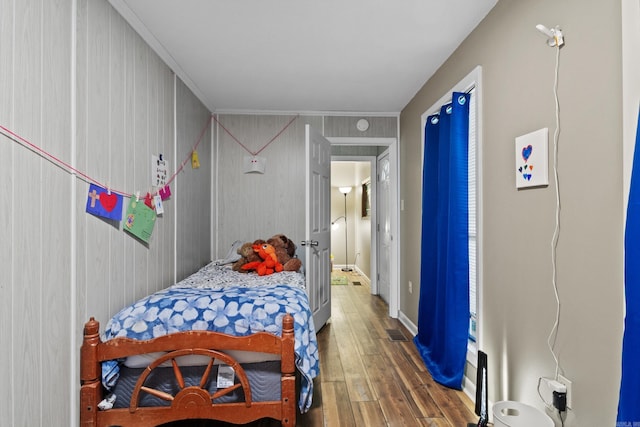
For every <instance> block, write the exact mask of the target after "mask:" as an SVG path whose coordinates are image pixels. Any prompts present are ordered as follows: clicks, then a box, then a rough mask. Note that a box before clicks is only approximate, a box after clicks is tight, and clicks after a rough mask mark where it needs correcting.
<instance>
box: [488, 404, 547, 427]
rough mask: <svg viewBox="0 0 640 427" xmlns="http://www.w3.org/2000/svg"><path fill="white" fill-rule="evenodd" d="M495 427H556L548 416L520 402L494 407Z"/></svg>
mask: <svg viewBox="0 0 640 427" xmlns="http://www.w3.org/2000/svg"><path fill="white" fill-rule="evenodd" d="M493 423H494V425H495V427H554V423H553V420H552V419H551V418H549V416H548V415H547V414H545V413H544V412H541V411H539V410H538V409H536V408H534V407H533V406H529V405H525V404H524V403H520V402H512V401H503V402H498V403H496V404H495V405H493Z"/></svg>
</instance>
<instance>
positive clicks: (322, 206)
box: [301, 125, 331, 331]
mask: <svg viewBox="0 0 640 427" xmlns="http://www.w3.org/2000/svg"><path fill="white" fill-rule="evenodd" d="M305 137H306V138H305V139H306V142H305V144H306V155H307V173H306V188H307V192H306V198H305V202H306V209H305V211H306V233H305V239H306V240H305V241H304V242H302V243H301V244H302V245H303V246H305V247H306V251H305V252H306V254H305V258H306V266H305V271H306V275H307V293H308V294H309V304H310V305H311V311H312V312H313V323H314V324H315V327H316V331H319V330H320V328H322V327H323V326H324V325H325V323H327V320H329V317H331V271H330V268H331V267H330V263H329V252H330V250H331V230H330V228H329V226H330V223H331V219H330V218H329V215H330V213H331V212H330V208H331V201H330V199H329V197H330V185H331V143H330V142H329V141H328V140H326V139H325V138H324V137H323V136H322V135H320V134H319V133H318V132H316V131H315V130H313V129H311V126H309V125H306V128H305Z"/></svg>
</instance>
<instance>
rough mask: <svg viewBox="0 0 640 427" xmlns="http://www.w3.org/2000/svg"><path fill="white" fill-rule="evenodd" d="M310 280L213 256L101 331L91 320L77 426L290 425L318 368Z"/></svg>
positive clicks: (307, 399) (307, 400) (307, 401)
mask: <svg viewBox="0 0 640 427" xmlns="http://www.w3.org/2000/svg"><path fill="white" fill-rule="evenodd" d="M304 283H305V280H304V275H303V274H301V273H298V272H280V273H274V274H271V275H267V276H257V275H255V274H247V273H239V272H235V271H232V270H231V269H230V268H229V267H228V266H221V265H218V264H217V263H215V262H214V263H211V264H209V265H207V266H205V267H203V268H202V269H200V270H199V271H198V272H196V273H195V274H193V275H192V276H190V277H188V278H186V279H184V280H182V281H181V282H179V283H177V284H176V285H174V286H171V287H169V288H167V289H164V290H162V291H159V292H156V293H154V294H152V295H149V296H147V297H145V298H142V299H141V300H139V301H137V302H135V303H134V304H132V305H131V306H128V307H125V308H123V309H122V310H121V311H120V312H119V313H117V314H116V315H115V316H113V317H112V318H111V320H109V322H108V323H107V325H106V327H105V330H104V332H103V333H102V334H100V332H99V330H100V325H99V323H98V322H97V321H96V320H95V319H90V320H89V322H87V323H86V324H85V330H84V340H83V344H82V348H81V364H80V380H81V390H80V425H81V426H98V427H107V426H123V427H124V426H156V425H160V424H165V423H169V422H173V421H178V420H190V419H207V420H220V421H225V422H230V423H235V424H245V423H248V422H251V421H254V420H259V419H262V418H272V419H275V420H278V421H280V422H281V424H282V425H283V426H294V425H295V423H296V411H297V410H299V411H300V412H301V413H304V412H306V411H307V410H308V409H309V408H310V406H311V403H312V396H313V378H315V377H316V376H317V374H318V372H319V363H318V348H317V342H316V335H315V328H314V324H313V316H312V313H311V311H310V309H309V302H308V297H307V294H306V290H305V288H304ZM114 396H115V397H114ZM296 403H297V405H296Z"/></svg>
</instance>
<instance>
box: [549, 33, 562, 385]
mask: <svg viewBox="0 0 640 427" xmlns="http://www.w3.org/2000/svg"><path fill="white" fill-rule="evenodd" d="M559 63H560V46H558V45H557V44H556V70H555V80H554V83H553V95H554V98H555V103H556V130H555V132H554V135H553V176H554V179H555V186H556V215H555V217H556V226H555V230H554V232H553V238H552V239H551V266H552V269H553V272H552V283H553V291H554V293H555V297H556V320H555V323H554V325H553V328H552V329H551V332H550V333H549V337H548V338H547V345H548V346H549V350H550V351H551V355H552V356H553V360H554V361H555V363H556V373H555V376H554V379H555V380H557V379H558V374H559V373H560V372H559V371H560V362H559V360H558V356H557V355H556V353H555V351H554V349H553V348H554V345H555V340H556V338H557V336H558V335H557V334H558V326H559V325H560V297H559V295H558V283H557V265H556V264H557V260H556V249H557V246H558V237H559V236H560V186H559V180H558V137H559V135H560V103H559V101H558V68H559Z"/></svg>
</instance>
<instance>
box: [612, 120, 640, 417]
mask: <svg viewBox="0 0 640 427" xmlns="http://www.w3.org/2000/svg"><path fill="white" fill-rule="evenodd" d="M624 248H625V253H624V258H625V259H624V282H625V299H626V315H625V319H624V337H623V339H622V380H621V383H620V399H619V401H618V424H617V425H620V426H627V425H629V426H632V425H637V424H638V423H640V369H639V368H638V359H639V358H640V263H638V260H640V113H639V114H638V129H637V130H636V147H635V153H634V155H633V169H632V172H631V187H630V189H629V203H628V205H627V225H626V231H625V240H624Z"/></svg>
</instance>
